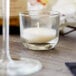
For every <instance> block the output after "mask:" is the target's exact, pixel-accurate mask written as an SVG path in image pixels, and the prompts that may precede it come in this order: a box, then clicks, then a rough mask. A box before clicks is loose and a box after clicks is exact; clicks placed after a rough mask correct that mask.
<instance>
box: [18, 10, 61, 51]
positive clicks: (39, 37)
mask: <svg viewBox="0 0 76 76" xmlns="http://www.w3.org/2000/svg"><path fill="white" fill-rule="evenodd" d="M19 17H20V36H21V39H22V43H23V45H24V46H25V47H26V48H28V49H31V50H49V49H52V48H54V47H55V46H56V44H57V42H58V39H59V29H58V26H59V14H58V12H54V11H43V12H39V11H38V12H37V11H34V10H30V12H29V11H27V12H25V13H20V14H19Z"/></svg>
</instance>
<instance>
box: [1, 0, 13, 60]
mask: <svg viewBox="0 0 76 76" xmlns="http://www.w3.org/2000/svg"><path fill="white" fill-rule="evenodd" d="M2 1H3V3H2V4H3V7H2V9H3V12H2V13H3V60H4V61H5V60H6V61H12V59H11V56H10V51H9V15H10V0H2Z"/></svg>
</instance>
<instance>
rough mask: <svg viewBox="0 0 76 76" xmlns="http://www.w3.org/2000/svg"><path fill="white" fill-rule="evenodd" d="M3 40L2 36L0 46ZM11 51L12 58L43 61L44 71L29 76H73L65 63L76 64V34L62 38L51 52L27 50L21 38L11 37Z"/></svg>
mask: <svg viewBox="0 0 76 76" xmlns="http://www.w3.org/2000/svg"><path fill="white" fill-rule="evenodd" d="M1 39H2V36H0V44H1V43H2V41H1ZM0 48H1V46H0ZM10 50H11V56H12V57H29V58H33V59H37V60H40V61H41V63H42V64H43V68H42V70H41V71H39V72H37V73H34V74H32V75H29V76H72V74H71V73H70V71H69V70H68V68H67V67H66V66H65V62H76V32H74V33H70V34H68V35H66V36H60V39H59V43H58V45H57V46H56V48H55V49H53V50H49V51H32V50H27V49H26V48H25V47H24V46H23V45H22V43H21V42H20V38H19V36H10Z"/></svg>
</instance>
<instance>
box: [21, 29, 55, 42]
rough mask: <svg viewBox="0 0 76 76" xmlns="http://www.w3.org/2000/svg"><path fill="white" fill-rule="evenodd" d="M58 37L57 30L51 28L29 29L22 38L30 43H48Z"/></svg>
mask: <svg viewBox="0 0 76 76" xmlns="http://www.w3.org/2000/svg"><path fill="white" fill-rule="evenodd" d="M55 37H56V30H54V29H49V28H27V29H24V30H23V34H22V38H23V39H26V40H27V41H28V42H30V43H46V42H48V41H50V40H52V39H53V38H55Z"/></svg>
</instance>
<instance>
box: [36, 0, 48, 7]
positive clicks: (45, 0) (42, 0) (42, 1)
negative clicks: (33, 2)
mask: <svg viewBox="0 0 76 76" xmlns="http://www.w3.org/2000/svg"><path fill="white" fill-rule="evenodd" d="M37 2H39V3H41V4H42V5H44V6H45V5H46V4H47V3H48V0H37Z"/></svg>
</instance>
